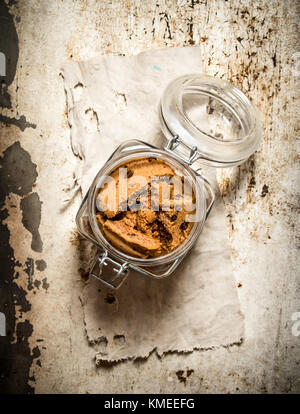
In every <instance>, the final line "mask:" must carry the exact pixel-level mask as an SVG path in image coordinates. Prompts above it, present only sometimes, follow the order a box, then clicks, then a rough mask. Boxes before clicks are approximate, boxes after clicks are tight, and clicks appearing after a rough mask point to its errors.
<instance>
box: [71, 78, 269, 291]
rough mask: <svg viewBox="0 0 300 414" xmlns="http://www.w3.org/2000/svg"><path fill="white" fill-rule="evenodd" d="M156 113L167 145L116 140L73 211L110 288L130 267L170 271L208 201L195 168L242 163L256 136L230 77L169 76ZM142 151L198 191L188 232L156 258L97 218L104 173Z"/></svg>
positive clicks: (250, 110) (96, 269)
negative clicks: (132, 248) (125, 245)
mask: <svg viewBox="0 0 300 414" xmlns="http://www.w3.org/2000/svg"><path fill="white" fill-rule="evenodd" d="M159 119H160V122H161V128H162V131H163V133H164V135H165V137H166V138H167V140H168V142H167V144H166V146H165V147H164V148H163V149H160V148H156V147H154V146H152V145H151V144H148V143H145V142H142V141H139V140H129V141H125V142H124V143H123V144H121V145H120V146H119V147H118V148H117V149H116V151H115V152H114V153H113V154H112V155H111V157H110V158H109V160H108V161H107V162H106V164H105V165H104V166H103V168H101V169H100V171H99V172H98V174H97V175H96V177H95V178H94V180H93V183H92V184H91V187H90V189H89V191H88V193H87V194H86V196H85V198H84V199H83V201H82V204H81V206H80V208H79V211H78V213H77V216H76V224H77V227H78V230H79V232H80V234H81V235H82V236H84V237H85V238H87V239H88V240H89V241H91V242H92V243H93V244H94V245H96V246H97V247H98V249H99V250H100V254H99V255H98V256H97V257H96V259H95V261H94V263H93V265H92V268H91V272H90V274H91V275H92V276H94V277H96V278H97V279H99V280H100V281H101V282H103V283H105V284H106V285H108V286H109V287H111V288H118V287H119V286H120V285H121V284H122V283H123V281H124V280H125V279H126V277H127V275H128V272H129V270H130V269H132V270H135V271H138V272H139V273H141V274H144V275H147V276H150V277H154V278H161V277H166V276H169V275H170V274H171V273H172V272H173V271H174V270H175V269H176V267H177V266H178V264H179V263H180V262H181V261H182V259H183V258H184V256H185V255H186V253H187V252H188V251H189V250H190V249H191V248H192V247H193V246H194V244H195V243H196V241H197V239H198V237H199V236H200V234H201V231H202V228H203V225H204V223H205V221H206V219H207V217H208V214H209V212H210V210H211V208H212V206H213V202H214V194H213V190H212V187H211V185H210V183H209V182H208V181H207V180H206V179H205V178H204V177H203V176H201V175H200V174H199V173H198V172H197V169H199V168H200V167H201V166H203V164H204V165H208V166H211V167H230V166H234V165H238V164H241V163H242V162H244V161H245V160H246V159H247V158H248V157H249V156H250V155H251V154H252V153H253V152H254V151H255V150H256V148H257V146H258V143H259V141H260V138H261V124H260V119H259V114H258V111H257V110H256V108H255V107H254V106H253V105H252V104H251V102H250V101H249V99H248V98H247V97H246V96H245V95H244V94H243V93H242V92H241V91H240V90H239V89H238V88H236V87H234V86H233V85H231V84H230V83H228V82H225V81H223V80H221V79H217V78H214V77H211V76H207V75H201V74H200V75H199V74H192V75H185V76H182V77H179V78H177V79H175V80H174V81H172V82H171V83H170V84H169V85H168V86H167V88H166V89H165V91H164V93H163V95H162V98H161V101H160V103H159ZM141 157H142V158H144V159H147V158H151V157H158V158H159V159H161V160H163V162H165V163H167V164H169V165H170V166H172V167H173V168H174V169H177V170H181V172H182V174H183V175H184V176H188V177H189V178H190V180H191V183H192V185H193V188H194V191H195V194H196V195H197V197H196V209H197V216H198V220H197V221H196V222H195V223H194V226H193V229H192V231H191V232H190V234H189V236H188V237H187V238H186V240H185V241H184V242H183V243H182V245H179V246H178V247H177V248H176V249H175V250H174V251H172V252H170V253H168V254H165V255H162V256H160V257H156V258H143V259H139V258H138V257H132V256H131V255H130V254H128V253H127V254H126V253H125V252H124V251H121V250H120V249H119V250H118V248H116V246H114V245H113V244H112V243H110V241H109V240H108V239H107V238H105V235H104V234H102V233H101V231H100V229H99V227H98V225H97V219H96V214H97V210H96V198H97V192H98V190H99V186H100V185H101V182H103V177H104V176H105V177H107V176H109V174H112V173H113V172H114V170H115V169H116V168H119V169H120V168H122V165H124V163H127V162H128V161H129V160H135V159H136V160H137V159H140V158H141ZM105 266H106V267H105Z"/></svg>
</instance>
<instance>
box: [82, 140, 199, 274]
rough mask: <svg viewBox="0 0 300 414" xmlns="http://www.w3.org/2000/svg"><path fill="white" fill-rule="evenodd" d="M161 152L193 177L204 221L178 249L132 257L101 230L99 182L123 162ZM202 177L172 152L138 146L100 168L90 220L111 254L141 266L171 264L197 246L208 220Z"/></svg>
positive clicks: (91, 199) (90, 200) (89, 205)
mask: <svg viewBox="0 0 300 414" xmlns="http://www.w3.org/2000/svg"><path fill="white" fill-rule="evenodd" d="M155 155H159V156H160V158H162V159H164V160H165V161H166V162H169V163H170V164H171V165H172V164H173V166H174V165H175V166H176V168H177V169H181V170H182V171H184V173H185V174H187V175H188V176H189V177H191V179H192V181H193V184H194V186H195V189H196V192H197V193H196V204H197V205H196V208H197V211H198V213H200V220H199V221H197V222H195V223H194V225H193V227H192V229H191V232H190V234H189V235H188V237H187V238H186V239H185V241H184V242H183V243H181V244H180V245H179V246H178V247H177V248H176V249H174V250H172V251H171V252H169V253H167V254H166V255H162V256H158V257H154V258H147V259H144V258H138V257H135V256H129V255H128V254H126V253H124V252H122V251H121V250H118V249H117V248H116V247H114V246H113V245H112V244H111V243H109V242H108V240H107V239H106V238H105V236H104V235H103V233H102V232H101V230H100V228H99V225H98V223H97V218H96V214H95V207H96V197H97V194H98V190H99V188H98V183H99V181H100V180H101V177H103V176H107V175H109V174H110V173H111V172H112V171H113V170H114V169H115V168H117V167H118V166H119V165H122V164H123V163H124V162H126V161H128V160H133V159H135V158H137V159H138V158H143V157H151V156H155ZM197 176H199V174H197V173H196V172H195V171H193V170H192V169H191V168H189V167H188V166H187V165H183V164H182V163H181V162H180V161H179V160H178V159H177V158H176V157H174V156H173V155H172V154H168V153H166V151H164V150H159V149H156V148H149V150H148V149H135V150H132V151H128V152H126V154H121V155H120V156H118V157H116V158H113V159H111V160H110V161H108V162H107V163H106V164H105V165H104V167H103V168H101V169H100V171H99V172H98V174H97V175H96V177H95V178H94V180H93V183H92V185H91V187H90V190H89V195H88V200H87V208H88V216H89V222H90V225H91V228H92V231H93V233H94V235H95V237H96V239H97V241H98V242H99V244H100V245H101V247H102V248H104V249H106V250H108V251H109V253H110V254H112V255H113V256H115V257H117V258H118V259H121V260H124V261H126V262H129V263H132V264H133V265H138V266H145V267H148V266H149V267H150V266H155V265H163V264H167V263H169V262H171V261H174V260H176V259H178V258H180V257H182V256H184V255H185V254H186V253H187V251H189V250H190V248H191V247H192V246H193V245H194V243H195V242H196V240H197V238H198V236H199V235H200V233H201V231H202V228H203V225H204V222H205V215H206V205H205V203H206V199H205V193H204V189H203V188H201V186H200V184H199V181H198V180H197V179H196V177H197Z"/></svg>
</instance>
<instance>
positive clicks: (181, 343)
mask: <svg viewBox="0 0 300 414" xmlns="http://www.w3.org/2000/svg"><path fill="white" fill-rule="evenodd" d="M194 72H201V55H200V50H199V48H198V47H186V48H173V49H171V48H170V49H162V50H151V51H147V52H143V53H141V54H139V55H137V56H130V57H127V56H126V57H124V56H100V57H97V58H95V59H92V60H90V61H86V62H78V63H74V62H73V63H68V64H66V65H65V66H64V68H63V70H62V75H63V77H64V81H65V89H66V93H67V103H68V119H69V123H70V127H71V144H72V150H73V152H74V154H75V155H77V156H79V158H81V159H82V160H80V161H79V163H78V170H77V171H76V181H77V182H78V183H79V184H80V187H81V189H82V193H83V194H84V193H85V192H86V191H87V190H88V188H89V186H90V184H91V181H92V179H93V177H94V176H95V174H96V173H97V172H98V170H99V168H100V167H101V166H102V165H103V163H104V162H105V161H106V159H107V158H108V157H109V156H110V155H111V153H112V152H113V151H114V150H115V148H116V147H117V146H118V145H119V144H120V143H121V142H124V141H125V140H127V139H134V138H135V139H141V140H143V141H147V142H150V143H152V144H154V145H157V146H160V147H162V146H163V144H164V143H165V141H164V137H163V135H162V133H161V131H160V124H159V120H158V113H157V105H158V102H159V98H160V96H161V94H162V92H163V90H164V88H165V87H166V85H167V84H168V82H169V81H171V80H172V79H174V78H175V77H177V76H180V75H183V74H187V73H194ZM206 173H207V174H209V175H210V179H211V180H212V181H213V185H214V188H215V192H216V202H215V205H214V208H213V210H212V212H211V214H210V217H209V219H208V221H207V223H206V226H205V229H204V231H203V233H202V235H201V236H200V239H199V241H198V242H197V245H196V246H195V247H194V248H193V249H192V251H191V252H190V253H189V254H188V256H186V258H185V259H184V261H183V262H182V263H181V265H180V266H179V267H178V269H177V270H176V272H175V273H174V274H173V275H172V276H171V277H169V278H166V279H163V280H160V281H158V280H152V279H150V278H147V277H145V276H141V275H139V274H135V273H133V272H131V273H130V275H129V277H128V279H127V281H126V282H125V283H124V284H123V285H122V287H121V288H120V289H119V290H118V291H117V292H112V291H109V290H108V289H106V288H105V287H103V286H102V285H101V284H100V283H99V282H98V281H97V280H95V279H91V280H89V281H88V283H87V285H86V288H85V290H84V292H83V295H82V303H83V309H84V318H85V324H86V331H87V336H88V340H89V341H90V342H91V343H93V344H94V346H95V349H96V352H97V354H96V363H97V364H100V363H101V362H102V361H119V360H122V359H126V358H138V357H147V356H148V355H149V354H150V353H151V351H153V350H154V349H155V350H156V352H157V353H158V354H159V355H162V354H164V353H166V352H168V351H178V352H188V351H192V350H193V349H207V348H212V347H216V346H228V345H231V344H235V343H240V342H241V341H242V336H243V315H242V314H241V312H240V305H239V301H238V296H237V290H236V287H235V280H234V276H233V272H232V265H231V259H230V250H229V240H228V230H227V227H226V222H225V213H224V208H223V203H222V199H221V197H220V193H219V189H218V186H217V183H216V180H215V174H214V171H210V172H206ZM207 174H206V175H207ZM86 261H87V262H88V261H89V260H88V258H86Z"/></svg>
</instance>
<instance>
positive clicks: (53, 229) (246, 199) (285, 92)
mask: <svg viewBox="0 0 300 414" xmlns="http://www.w3.org/2000/svg"><path fill="white" fill-rule="evenodd" d="M298 5H299V3H298ZM0 15H1V16H4V17H1V24H0V31H1V36H0V46H1V48H0V50H1V51H3V52H4V53H5V54H6V56H7V57H8V58H9V62H10V63H9V67H10V72H9V73H8V74H7V77H6V78H1V81H2V83H1V101H0V122H1V132H0V136H1V144H0V145H1V154H2V156H1V158H0V163H1V169H0V175H1V177H0V178H1V219H2V225H1V283H0V289H1V290H0V294H1V296H0V312H2V313H4V314H5V316H6V321H7V336H6V337H0V351H1V354H0V358H1V376H0V389H1V392H36V393H39V392H47V393H54V392H58V393H61V392H80V393H85V392H90V393H91V392H96V393H104V392H106V393H107V392H197V393H206V392H224V393H227V392H231V393H234V392H299V391H300V380H299V362H300V355H299V340H300V337H299V336H296V335H295V334H297V329H295V325H294V327H293V324H295V322H293V321H292V317H293V316H292V315H293V314H294V313H295V312H299V311H300V305H299V290H300V287H299V270H298V269H299V259H298V256H299V255H298V256H297V220H296V218H297V217H298V216H297V214H298V212H297V209H298V207H299V184H298V182H297V180H298V181H299V174H298V168H297V157H298V154H297V145H296V133H297V129H296V127H297V119H299V104H298V102H299V76H300V72H299V71H300V68H299V67H297V66H299V53H298V54H297V47H298V48H299V26H298V22H299V10H297V1H291V0H290V1H286V2H277V1H270V0H268V1H266V0H263V1H252V2H250V1H237V0H231V1H214V0H211V1H196V0H195V1H193V0H191V1H179V0H178V1H151V0H147V1H142V0H140V1H137V0H136V1H125V0H123V1H122V0H118V1H108V0H104V1H89V0H81V1H71V0H67V1H64V2H62V1H58V0H56V1H52V2H49V1H46V0H42V1H37V0H28V1H12V0H10V1H6V2H3V1H2V2H1V6H0ZM3 33H5V35H4V34H3ZM3 39H5V41H4V40H3ZM189 44H196V45H200V46H201V52H202V56H203V64H204V70H205V71H206V72H207V73H209V74H212V75H216V76H219V77H223V78H224V79H228V80H230V81H232V82H233V83H234V84H236V85H237V86H239V87H241V88H242V89H243V90H244V91H245V92H246V93H247V94H248V96H249V97H250V98H251V99H252V100H253V102H254V103H255V104H256V105H257V106H258V107H259V109H260V111H261V113H262V117H263V125H264V135H263V141H262V143H261V145H260V148H259V150H258V152H257V153H256V154H255V155H254V156H252V157H251V159H249V160H248V161H247V162H246V163H245V164H244V165H243V166H241V167H239V168H234V169H231V170H230V171H224V170H223V171H221V170H220V171H219V181H220V187H221V190H222V194H223V196H224V202H225V205H226V210H227V214H228V215H227V217H228V228H229V232H230V243H231V252H232V261H233V266H234V270H235V277H236V283H237V287H238V291H239V297H240V301H241V307H242V311H243V313H244V315H245V325H246V340H245V342H244V343H243V344H242V345H240V346H232V347H229V348H220V349H215V350H207V351H196V352H193V353H190V354H187V355H182V354H177V353H173V354H168V355H166V356H165V357H163V358H162V359H159V358H158V357H157V356H156V355H155V354H152V355H150V357H149V358H148V359H147V360H142V361H135V362H132V361H129V362H123V363H120V364H116V365H113V366H110V367H99V368H95V364H94V361H93V355H94V354H95V349H96V348H97V346H99V347H100V346H103V344H98V345H95V349H94V348H93V347H91V346H89V345H88V342H87V339H86V335H85V327H84V323H83V315H82V308H81V303H80V300H79V294H80V292H81V291H82V287H83V285H84V277H85V272H84V271H83V270H82V269H84V266H82V263H81V254H80V252H81V251H82V250H81V249H83V248H85V247H86V246H85V243H84V242H82V241H81V240H80V239H78V237H77V235H76V233H75V232H74V229H75V225H74V216H75V213H76V210H77V207H78V205H79V202H80V199H79V196H76V197H75V199H74V203H73V205H72V206H71V207H70V208H68V209H62V208H61V206H62V200H63V199H64V198H65V197H66V192H67V190H68V185H69V183H70V182H71V178H72V173H73V166H74V160H73V155H72V152H71V150H70V142H69V131H68V125H67V117H66V112H65V109H66V108H65V96H64V92H63V84H62V80H61V78H60V76H59V71H60V67H61V64H62V62H63V61H65V60H68V59H69V60H81V59H86V58H89V57H92V56H96V55H98V54H104V53H117V54H132V53H137V52H140V51H142V50H145V49H148V48H160V47H166V46H167V47H168V46H179V45H189ZM298 52H299V49H298ZM297 59H298V61H297ZM100 123H101V120H100ZM298 151H299V145H298ZM298 232H299V229H298ZM298 236H299V233H298ZM293 328H294V329H293ZM149 378H150V380H149Z"/></svg>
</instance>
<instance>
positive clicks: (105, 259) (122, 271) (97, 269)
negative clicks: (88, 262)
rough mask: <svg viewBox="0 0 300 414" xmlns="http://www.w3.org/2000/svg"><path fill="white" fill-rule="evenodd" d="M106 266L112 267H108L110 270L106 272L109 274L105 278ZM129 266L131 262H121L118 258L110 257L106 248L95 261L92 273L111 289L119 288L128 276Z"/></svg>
mask: <svg viewBox="0 0 300 414" xmlns="http://www.w3.org/2000/svg"><path fill="white" fill-rule="evenodd" d="M109 265H110V266H109ZM105 266H109V267H110V269H107V270H108V272H106V273H108V276H109V277H108V279H104V278H103V277H102V276H103V275H104V269H105ZM115 266H116V267H115ZM128 266H129V263H127V262H123V263H119V262H117V261H116V260H114V259H112V258H111V257H109V256H108V252H107V250H106V251H104V253H102V254H100V255H99V256H97V257H96V259H95V260H94V263H93V265H92V267H91V270H90V275H91V276H93V277H95V278H96V279H98V280H99V281H100V282H102V283H104V284H105V285H106V286H108V287H110V288H111V289H118V288H119V287H120V286H121V285H122V283H123V282H124V281H125V279H126V277H127V276H128V271H129V269H128ZM113 272H114V273H116V274H115V275H114V274H113Z"/></svg>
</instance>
